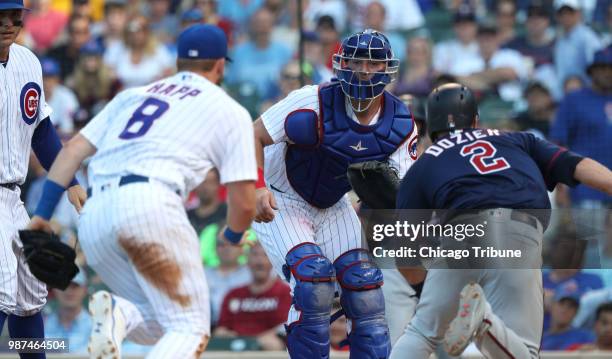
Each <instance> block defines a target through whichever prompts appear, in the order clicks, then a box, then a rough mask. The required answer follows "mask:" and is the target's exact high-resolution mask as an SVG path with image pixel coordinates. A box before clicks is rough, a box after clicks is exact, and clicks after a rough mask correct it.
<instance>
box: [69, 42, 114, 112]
mask: <svg viewBox="0 0 612 359" xmlns="http://www.w3.org/2000/svg"><path fill="white" fill-rule="evenodd" d="M102 54H103V50H102V47H101V46H100V44H98V43H97V42H96V41H90V42H88V43H86V44H85V45H84V46H83V47H82V48H81V55H80V58H79V62H78V63H77V65H76V67H75V69H74V73H73V74H72V76H71V77H70V78H69V79H67V80H66V83H67V84H68V85H69V86H70V87H71V88H72V89H73V90H74V92H75V94H76V96H77V98H78V102H79V104H80V110H85V111H87V112H88V113H89V114H90V115H95V114H97V113H98V112H99V111H100V110H101V109H102V107H104V105H105V104H106V103H107V102H108V101H110V99H111V98H113V96H115V94H116V93H117V92H118V91H119V88H120V87H121V84H120V83H119V81H118V80H117V77H116V76H115V74H114V73H113V71H112V70H111V69H110V68H108V67H107V66H106V65H105V64H104V63H103V61H102ZM91 84H96V85H95V86H92V85H91Z"/></svg>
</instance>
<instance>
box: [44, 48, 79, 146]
mask: <svg viewBox="0 0 612 359" xmlns="http://www.w3.org/2000/svg"><path fill="white" fill-rule="evenodd" d="M40 63H41V66H42V73H43V87H44V91H45V99H46V101H47V103H48V104H49V106H51V108H52V109H53V113H51V123H53V125H54V126H55V127H57V128H58V129H59V132H60V133H61V134H64V135H71V134H72V132H73V131H74V123H73V122H72V116H73V115H74V113H75V112H76V110H77V109H78V108H79V102H78V100H77V97H76V96H75V94H74V92H72V90H70V89H69V88H68V87H66V86H64V85H62V83H61V81H60V67H59V64H58V63H57V61H55V60H53V59H51V58H44V59H42V60H41V61H40ZM90 86H91V85H90Z"/></svg>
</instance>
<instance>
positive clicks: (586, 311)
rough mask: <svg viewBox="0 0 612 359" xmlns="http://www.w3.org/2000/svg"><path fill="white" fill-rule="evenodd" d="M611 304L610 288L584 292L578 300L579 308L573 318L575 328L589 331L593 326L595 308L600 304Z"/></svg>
mask: <svg viewBox="0 0 612 359" xmlns="http://www.w3.org/2000/svg"><path fill="white" fill-rule="evenodd" d="M608 302H612V288H610V287H607V288H601V289H597V290H591V291H588V292H586V293H585V294H584V295H583V296H582V297H581V298H580V308H579V309H578V313H577V314H576V317H575V318H574V322H573V325H574V326H575V327H576V328H583V329H591V328H593V327H594V325H595V320H596V314H597V308H599V307H600V306H601V305H602V304H605V303H608Z"/></svg>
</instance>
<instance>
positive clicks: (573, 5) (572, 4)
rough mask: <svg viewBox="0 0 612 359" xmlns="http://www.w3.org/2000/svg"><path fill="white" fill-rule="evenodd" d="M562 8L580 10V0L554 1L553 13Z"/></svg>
mask: <svg viewBox="0 0 612 359" xmlns="http://www.w3.org/2000/svg"><path fill="white" fill-rule="evenodd" d="M563 7H569V8H570V9H572V10H580V0H555V11H559V10H561V8H563Z"/></svg>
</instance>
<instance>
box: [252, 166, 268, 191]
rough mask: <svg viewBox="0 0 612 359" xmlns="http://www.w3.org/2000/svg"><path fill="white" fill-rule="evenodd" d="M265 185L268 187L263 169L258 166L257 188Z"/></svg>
mask: <svg viewBox="0 0 612 359" xmlns="http://www.w3.org/2000/svg"><path fill="white" fill-rule="evenodd" d="M264 187H266V182H265V180H264V172H263V169H261V168H259V167H257V181H256V182H255V189H257V188H264Z"/></svg>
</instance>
